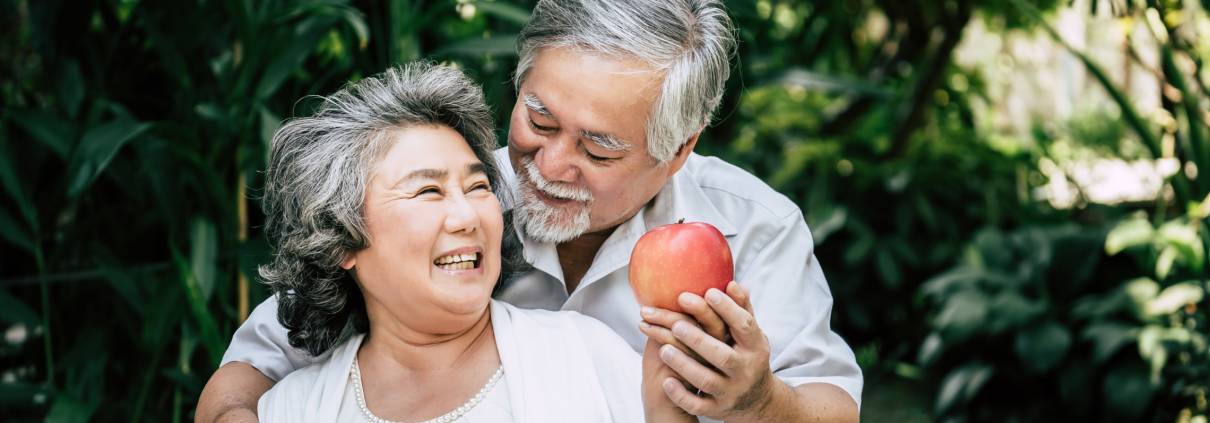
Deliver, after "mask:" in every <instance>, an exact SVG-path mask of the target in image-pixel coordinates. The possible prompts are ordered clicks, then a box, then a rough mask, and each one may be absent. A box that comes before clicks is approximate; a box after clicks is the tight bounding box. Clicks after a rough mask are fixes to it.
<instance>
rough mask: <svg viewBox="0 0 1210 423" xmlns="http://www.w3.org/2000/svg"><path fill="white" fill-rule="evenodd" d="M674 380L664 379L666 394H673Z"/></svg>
mask: <svg viewBox="0 0 1210 423" xmlns="http://www.w3.org/2000/svg"><path fill="white" fill-rule="evenodd" d="M673 387H674V386H673V385H672V378H668V379H664V392H672V388H673Z"/></svg>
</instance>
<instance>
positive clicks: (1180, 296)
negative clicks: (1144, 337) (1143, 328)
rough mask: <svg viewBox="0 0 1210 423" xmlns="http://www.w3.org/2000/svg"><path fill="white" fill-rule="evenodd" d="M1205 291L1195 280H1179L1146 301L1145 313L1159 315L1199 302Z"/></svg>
mask: <svg viewBox="0 0 1210 423" xmlns="http://www.w3.org/2000/svg"><path fill="white" fill-rule="evenodd" d="M1205 294H1206V291H1205V290H1204V289H1202V286H1201V284H1199V283H1196V282H1181V283H1178V284H1175V285H1172V286H1170V287H1167V288H1164V290H1163V291H1160V294H1159V296H1157V297H1155V298H1153V299H1152V300H1151V301H1148V302H1147V305H1146V312H1147V314H1150V315H1154V316H1161V315H1165V314H1169V313H1173V312H1175V311H1177V310H1179V309H1180V308H1181V307H1184V306H1185V305H1186V304H1189V303H1194V304H1196V303H1200V302H1201V301H1202V297H1203V296H1205Z"/></svg>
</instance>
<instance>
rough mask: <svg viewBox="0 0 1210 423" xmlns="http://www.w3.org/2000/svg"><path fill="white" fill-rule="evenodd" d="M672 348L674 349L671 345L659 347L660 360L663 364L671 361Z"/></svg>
mask: <svg viewBox="0 0 1210 423" xmlns="http://www.w3.org/2000/svg"><path fill="white" fill-rule="evenodd" d="M673 348H675V347H673V346H671V345H665V346H663V347H660V359H662V360H664V362H669V361H672V349H673Z"/></svg>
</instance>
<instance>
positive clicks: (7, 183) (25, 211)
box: [0, 138, 38, 239]
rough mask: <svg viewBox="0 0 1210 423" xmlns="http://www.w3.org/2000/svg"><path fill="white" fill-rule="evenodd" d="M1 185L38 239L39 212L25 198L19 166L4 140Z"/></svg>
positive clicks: (1, 140) (0, 154) (0, 152)
mask: <svg viewBox="0 0 1210 423" xmlns="http://www.w3.org/2000/svg"><path fill="white" fill-rule="evenodd" d="M0 184H3V185H4V191H6V192H8V195H9V196H10V197H12V199H13V201H15V202H16V203H17V208H18V209H20V210H21V217H24V218H25V223H26V224H27V225H29V226H28V227H29V228H32V229H33V231H32V232H33V234H34V239H37V235H38V212H37V211H36V210H34V205H33V203H32V202H31V200H30V199H29V198H28V197H26V196H25V190H24V189H23V188H22V187H23V186H24V184H22V182H21V179H20V178H19V177H17V166H16V163H15V162H14V161H13V155H12V150H9V149H8V145H7V144H6V143H5V142H4V138H0Z"/></svg>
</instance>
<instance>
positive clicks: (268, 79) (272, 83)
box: [256, 18, 334, 99]
mask: <svg viewBox="0 0 1210 423" xmlns="http://www.w3.org/2000/svg"><path fill="white" fill-rule="evenodd" d="M333 23H334V20H333V18H308V19H305V20H303V22H301V23H299V24H298V25H296V26H295V30H294V34H293V37H291V42H290V44H289V46H288V47H286V48H285V49H284V50H283V51H282V54H281V55H280V56H277V58H276V59H274V60H273V62H272V64H271V65H269V68H268V69H266V70H265V73H264V74H263V75H262V76H261V79H260V84H258V85H257V87H256V98H257V99H267V98H269V97H271V96H273V93H275V92H277V89H278V88H281V85H282V84H283V83H285V82H286V79H288V78H289V77H290V74H292V73H294V70H295V69H298V67H299V66H302V64H303V62H304V61H306V60H307V57H308V56H310V55H311V53H312V51H314V50H315V46H316V45H317V44H318V43H319V40H320V39H321V38H323V37H324V36H325V35H327V32H328V29H329V28H331V27H332V24H333Z"/></svg>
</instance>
